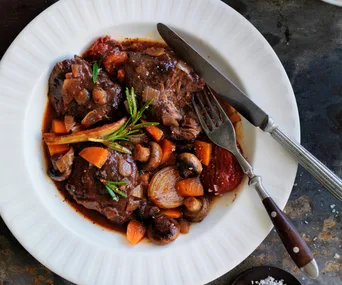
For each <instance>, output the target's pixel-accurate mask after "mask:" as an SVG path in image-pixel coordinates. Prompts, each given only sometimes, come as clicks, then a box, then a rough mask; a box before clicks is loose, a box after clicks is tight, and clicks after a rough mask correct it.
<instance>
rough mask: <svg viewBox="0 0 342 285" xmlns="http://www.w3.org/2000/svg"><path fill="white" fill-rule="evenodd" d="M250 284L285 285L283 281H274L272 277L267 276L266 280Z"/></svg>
mask: <svg viewBox="0 0 342 285" xmlns="http://www.w3.org/2000/svg"><path fill="white" fill-rule="evenodd" d="M251 284H257V285H286V283H284V280H279V281H278V280H275V279H274V278H273V277H272V276H268V277H267V278H266V279H263V280H259V281H252V282H251Z"/></svg>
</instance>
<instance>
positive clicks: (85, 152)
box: [80, 146, 110, 168]
mask: <svg viewBox="0 0 342 285" xmlns="http://www.w3.org/2000/svg"><path fill="white" fill-rule="evenodd" d="M109 154H110V152H109V151H108V150H106V149H105V148H102V147H98V146H91V147H86V148H84V149H82V150H81V152H80V156H81V157H83V158H84V159H85V160H86V161H88V162H90V163H91V164H93V165H95V166H96V167H97V168H101V167H102V166H103V165H104V164H105V162H106V160H107V158H108V156H109Z"/></svg>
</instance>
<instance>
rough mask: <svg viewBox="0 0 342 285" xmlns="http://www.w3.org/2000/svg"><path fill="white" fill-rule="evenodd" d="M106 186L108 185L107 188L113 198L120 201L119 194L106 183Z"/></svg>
mask: <svg viewBox="0 0 342 285" xmlns="http://www.w3.org/2000/svg"><path fill="white" fill-rule="evenodd" d="M105 187H106V189H107V191H108V193H109V195H110V196H111V197H112V199H113V200H114V201H116V202H117V201H119V196H118V195H116V194H115V193H114V191H113V190H112V189H111V188H110V187H109V186H107V185H105Z"/></svg>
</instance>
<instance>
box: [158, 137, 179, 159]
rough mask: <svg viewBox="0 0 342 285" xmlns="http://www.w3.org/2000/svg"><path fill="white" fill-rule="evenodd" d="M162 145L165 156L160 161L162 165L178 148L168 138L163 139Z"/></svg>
mask: <svg viewBox="0 0 342 285" xmlns="http://www.w3.org/2000/svg"><path fill="white" fill-rule="evenodd" d="M160 146H161V148H162V150H163V157H162V160H161V162H160V165H162V164H164V163H166V162H167V161H168V160H169V158H170V156H171V154H172V153H173V152H174V151H175V150H176V145H175V144H174V143H173V142H171V141H169V140H167V139H163V140H162V141H161V142H160Z"/></svg>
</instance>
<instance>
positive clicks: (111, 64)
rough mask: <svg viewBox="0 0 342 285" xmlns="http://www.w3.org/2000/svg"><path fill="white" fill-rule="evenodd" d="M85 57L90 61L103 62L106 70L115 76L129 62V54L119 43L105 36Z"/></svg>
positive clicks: (97, 41) (98, 40)
mask: <svg viewBox="0 0 342 285" xmlns="http://www.w3.org/2000/svg"><path fill="white" fill-rule="evenodd" d="M83 57H84V58H85V59H86V60H88V61H99V60H101V61H102V64H103V66H104V68H105V69H106V70H107V71H108V72H109V73H111V74H114V73H115V71H117V70H118V69H119V68H120V66H121V65H122V64H124V62H125V61H126V60H127V53H126V52H125V51H123V47H122V45H121V44H120V43H119V42H117V41H115V40H113V39H111V38H110V37H109V36H105V37H102V38H99V39H97V40H96V42H95V43H94V44H93V45H92V46H91V47H90V49H89V50H88V51H87V52H86V53H85V54H84V55H83Z"/></svg>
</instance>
